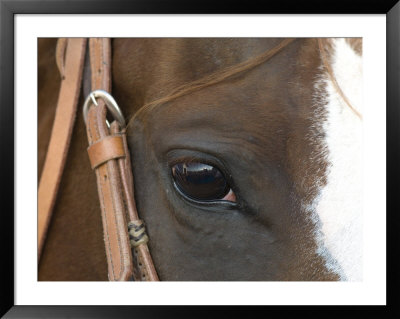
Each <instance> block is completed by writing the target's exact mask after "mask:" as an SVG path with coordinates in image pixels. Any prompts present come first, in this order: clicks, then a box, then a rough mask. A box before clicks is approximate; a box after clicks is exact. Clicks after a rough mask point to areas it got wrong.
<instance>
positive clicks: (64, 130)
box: [38, 38, 86, 261]
mask: <svg viewBox="0 0 400 319" xmlns="http://www.w3.org/2000/svg"><path fill="white" fill-rule="evenodd" d="M85 48H86V39H83V38H73V39H60V41H59V43H58V46H57V65H58V67H59V70H60V73H61V78H62V81H61V88H60V93H59V96H58V102H57V110H56V115H55V120H54V124H53V129H52V132H51V137H50V143H49V147H48V150H47V154H46V160H45V163H44V166H43V172H42V176H41V178H40V183H39V189H38V261H39V260H40V256H41V252H42V249H43V243H44V240H45V238H46V233H47V229H48V226H49V223H50V219H51V214H52V211H53V207H54V204H55V201H56V197H57V192H58V188H59V185H60V180H61V177H62V173H63V170H64V165H65V161H66V158H67V153H68V148H69V144H70V141H71V136H72V129H73V126H74V122H75V117H76V107H77V104H78V98H79V93H80V88H81V83H82V70H83V62H84V56H85Z"/></svg>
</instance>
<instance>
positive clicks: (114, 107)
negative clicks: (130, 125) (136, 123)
mask: <svg viewBox="0 0 400 319" xmlns="http://www.w3.org/2000/svg"><path fill="white" fill-rule="evenodd" d="M97 98H101V99H102V100H103V101H104V102H105V103H106V106H107V109H108V110H109V111H110V113H111V114H112V116H113V117H114V119H115V120H117V121H118V123H119V125H120V126H121V129H123V128H125V126H126V124H125V118H124V116H123V115H122V112H121V110H120V108H119V106H118V104H117V102H116V101H115V100H114V98H113V97H112V96H111V94H109V93H107V92H106V91H104V90H95V91H92V92H91V93H90V94H89V95H88V96H87V98H86V100H85V103H84V104H83V119H84V120H85V124H86V122H87V116H88V112H89V108H90V106H91V105H92V104H94V105H96V106H97V105H98V104H97V101H96V99H97ZM106 123H107V126H108V127H110V124H109V123H108V121H107V120H106Z"/></svg>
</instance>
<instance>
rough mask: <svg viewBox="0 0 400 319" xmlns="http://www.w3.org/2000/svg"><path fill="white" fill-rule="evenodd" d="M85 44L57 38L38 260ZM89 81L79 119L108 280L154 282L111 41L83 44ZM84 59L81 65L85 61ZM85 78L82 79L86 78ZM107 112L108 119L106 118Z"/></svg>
mask: <svg viewBox="0 0 400 319" xmlns="http://www.w3.org/2000/svg"><path fill="white" fill-rule="evenodd" d="M86 44H87V40H86V39H82V38H69V39H60V40H59V42H58V44H57V50H56V59H57V65H58V67H59V70H60V73H61V78H62V82H61V88H60V94H59V98H58V103H57V110H56V117H55V120H54V124H53V130H52V134H51V138H50V144H49V148H48V152H47V155H46V160H45V164H44V168H43V173H42V177H41V180H40V183H39V191H38V259H39V258H40V254H41V250H42V248H43V243H44V239H45V235H46V232H47V228H48V225H49V222H50V218H51V213H52V210H53V207H54V203H55V198H56V195H57V191H58V187H59V183H60V179H61V174H62V171H63V168H64V165H65V160H66V155H67V152H68V147H69V143H70V139H71V135H72V128H73V123H74V118H75V114H76V109H77V104H78V97H79V94H80V90H81V86H82V75H83V69H84V66H85V51H86V47H87V46H86ZM88 47H89V55H88V59H89V61H90V82H91V90H92V92H91V93H90V94H88V96H87V98H86V100H85V103H84V106H83V115H84V120H85V124H86V129H87V135H88V141H89V147H88V154H89V160H90V164H91V167H92V169H93V170H94V172H95V174H96V179H97V188H98V193H99V200H100V207H101V215H102V223H103V232H104V242H105V250H106V256H107V264H108V277H109V280H112V281H127V280H135V281H158V276H157V273H156V270H155V267H154V264H153V261H152V258H151V255H150V252H149V249H148V246H147V241H148V237H147V235H146V231H145V225H144V223H143V221H142V220H140V219H139V216H138V213H137V209H136V204H135V199H134V195H133V176H132V172H131V162H130V155H129V150H128V145H127V141H126V134H125V119H124V117H123V115H122V113H121V111H120V109H119V107H118V105H117V103H116V101H115V100H114V98H113V97H112V96H111V95H110V93H108V92H110V91H111V41H110V39H107V38H91V39H89V43H88ZM89 61H88V60H87V59H86V62H89ZM85 80H87V79H85ZM107 113H109V114H110V115H111V116H112V118H113V120H112V122H111V124H110V123H109V122H108V120H107Z"/></svg>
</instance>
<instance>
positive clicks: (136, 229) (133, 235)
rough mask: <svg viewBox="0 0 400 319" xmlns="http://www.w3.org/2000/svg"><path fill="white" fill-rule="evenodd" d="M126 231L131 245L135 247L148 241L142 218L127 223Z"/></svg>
mask: <svg viewBox="0 0 400 319" xmlns="http://www.w3.org/2000/svg"><path fill="white" fill-rule="evenodd" d="M128 232H129V239H130V243H131V247H137V246H139V245H141V244H146V243H147V242H148V241H149V237H147V234H146V229H145V227H144V223H143V221H142V220H140V219H139V220H133V221H130V222H129V223H128Z"/></svg>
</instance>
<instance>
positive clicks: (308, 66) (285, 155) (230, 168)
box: [38, 38, 338, 281]
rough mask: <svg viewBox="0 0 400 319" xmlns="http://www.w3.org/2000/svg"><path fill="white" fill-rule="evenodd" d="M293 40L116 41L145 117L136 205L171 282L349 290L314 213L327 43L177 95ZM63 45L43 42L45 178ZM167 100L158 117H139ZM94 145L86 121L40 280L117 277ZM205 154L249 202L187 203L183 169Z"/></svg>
mask: <svg viewBox="0 0 400 319" xmlns="http://www.w3.org/2000/svg"><path fill="white" fill-rule="evenodd" d="M281 41H282V39H247V38H242V39H114V40H113V95H114V97H115V98H116V100H117V101H118V103H119V105H120V107H121V109H122V112H123V114H124V115H125V117H126V118H127V119H130V118H132V120H131V121H130V123H129V127H128V134H129V146H130V148H131V153H132V161H133V163H132V165H133V172H134V178H135V189H136V194H135V197H136V200H137V205H138V209H139V213H140V214H141V215H142V216H141V217H142V218H143V219H144V220H145V221H146V224H147V228H148V233H149V237H150V242H149V243H150V250H151V252H152V254H153V258H154V261H155V265H156V268H157V271H158V273H159V276H160V278H161V280H337V279H338V277H337V275H336V274H334V273H332V272H330V271H329V270H328V269H326V267H325V265H324V261H323V260H322V258H321V256H319V255H317V254H316V242H315V238H314V227H315V225H314V224H313V223H312V222H310V220H309V212H308V211H306V210H305V209H304V207H305V206H307V204H311V203H312V201H313V199H314V198H315V196H316V195H317V192H318V187H319V186H321V185H324V183H326V176H325V172H326V169H327V165H328V163H327V162H326V160H325V153H326V148H325V145H324V143H323V137H324V136H323V132H322V129H321V122H322V120H323V119H324V117H325V116H326V114H325V111H324V105H325V103H326V101H325V100H324V97H323V93H324V92H323V91H321V92H319V93H322V94H321V97H320V98H319V99H318V98H317V97H316V96H315V94H314V93H315V92H314V87H313V85H312V83H313V82H314V81H315V79H317V78H318V77H321V74H322V72H323V71H322V70H321V69H320V68H319V66H320V65H321V59H320V55H319V50H318V44H317V40H316V39H298V40H296V41H294V42H293V43H291V44H289V45H287V46H286V47H285V48H284V49H283V50H282V51H281V52H279V54H277V55H276V56H273V57H271V59H269V60H268V61H267V62H265V63H260V64H259V65H258V66H257V67H254V68H249V70H247V71H246V72H239V73H238V74H232V75H230V76H228V77H225V78H222V79H221V81H216V82H215V83H213V84H212V85H205V86H204V87H201V88H199V89H195V90H191V91H190V92H188V94H175V95H174V93H173V92H180V91H179V89H178V90H177V88H180V87H182V86H183V87H188V85H187V84H188V83H189V86H190V83H194V84H196V83H200V82H201V81H202V79H204V78H206V79H207V78H213V77H214V76H216V77H218V74H221V73H224V72H225V71H224V70H227V69H228V70H229V69H231V68H234V66H236V65H240V64H241V63H246V61H248V60H249V59H252V58H254V57H256V56H259V55H262V54H264V53H265V52H267V51H269V50H271V49H273V48H274V47H276V46H277V45H278V44H279V43H280V42H281ZM54 47H55V40H54V39H41V40H39V123H38V125H39V141H38V143H39V156H38V157H39V158H38V161H39V169H38V171H39V176H40V172H41V166H42V163H43V159H44V155H43V154H44V152H45V149H46V145H47V143H48V139H49V132H50V131H51V120H52V116H53V113H54V105H55V102H56V100H57V94H58V90H57V88H58V85H59V76H58V71H57V66H56V64H55V60H54V51H55V50H54ZM196 81H197V82H196ZM320 90H323V88H320ZM171 92H172V93H171ZM171 96H172V98H171ZM165 97H167V98H166V99H164V100H163V98H165ZM168 97H169V98H168ZM160 99H161V100H160ZM156 100H158V101H157V103H156V104H157V105H158V106H159V107H157V108H156V109H154V110H152V109H151V108H144V109H142V111H141V112H139V113H138V112H137V111H138V110H140V109H141V108H142V106H143V105H146V104H148V105H154V103H152V102H153V101H156ZM81 102H82V97H81V101H80V103H81ZM135 114H136V115H135ZM134 115H135V116H134ZM86 147H87V140H86V133H85V128H84V123H83V119H82V116H81V114H79V115H78V117H77V122H76V125H75V129H74V134H73V137H72V142H71V148H70V151H69V155H68V158H67V163H66V168H65V173H64V175H63V179H62V182H61V187H60V192H59V196H58V200H57V204H56V207H55V211H54V215H53V218H52V222H51V225H50V228H49V232H48V237H47V240H46V243H45V247H44V250H43V253H42V258H41V262H40V265H39V280H75V281H76V280H107V269H106V265H107V263H106V260H105V252H104V246H103V240H102V226H101V218H100V211H99V203H98V198H97V190H96V183H95V177H94V174H93V172H92V171H91V170H90V164H89V160H88V158H87V156H86ZM193 157H196V158H201V159H204V160H205V161H210V162H212V163H217V164H219V165H220V166H222V167H224V170H226V173H227V174H228V175H229V179H230V180H232V181H234V182H232V185H231V186H232V188H233V190H234V191H235V193H236V196H237V198H238V203H237V205H214V206H213V205H211V206H208V207H204V206H201V205H198V204H193V203H188V202H187V201H185V200H184V199H182V198H180V197H179V196H178V195H177V193H176V192H175V191H174V189H173V187H172V183H171V176H170V175H169V174H170V173H169V165H170V164H171V163H172V162H174V161H177V160H179V159H182V158H183V159H187V158H193Z"/></svg>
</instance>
